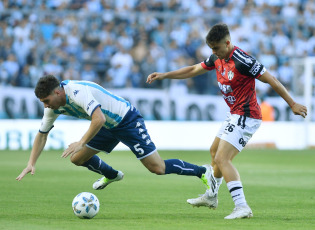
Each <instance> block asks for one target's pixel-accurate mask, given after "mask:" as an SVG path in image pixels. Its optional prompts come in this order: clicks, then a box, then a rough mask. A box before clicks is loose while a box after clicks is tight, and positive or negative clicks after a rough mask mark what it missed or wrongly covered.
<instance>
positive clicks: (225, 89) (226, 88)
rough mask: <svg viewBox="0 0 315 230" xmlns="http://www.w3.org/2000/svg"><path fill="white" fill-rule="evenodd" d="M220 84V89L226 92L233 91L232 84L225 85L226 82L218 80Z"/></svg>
mask: <svg viewBox="0 0 315 230" xmlns="http://www.w3.org/2000/svg"><path fill="white" fill-rule="evenodd" d="M218 85H219V88H220V90H221V91H222V92H223V93H224V94H227V93H231V92H233V90H232V87H231V86H230V85H224V84H221V83H220V82H218Z"/></svg>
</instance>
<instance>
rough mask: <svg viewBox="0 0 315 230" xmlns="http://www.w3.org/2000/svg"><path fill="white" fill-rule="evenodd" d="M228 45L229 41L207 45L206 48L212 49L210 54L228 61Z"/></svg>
mask: <svg viewBox="0 0 315 230" xmlns="http://www.w3.org/2000/svg"><path fill="white" fill-rule="evenodd" d="M229 44H230V42H229V41H226V40H223V41H220V42H215V43H208V46H209V47H210V49H212V53H213V54H215V55H216V56H217V57H218V58H219V59H228V57H229V55H230V52H229Z"/></svg>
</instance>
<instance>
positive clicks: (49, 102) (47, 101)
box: [40, 92, 62, 109]
mask: <svg viewBox="0 0 315 230" xmlns="http://www.w3.org/2000/svg"><path fill="white" fill-rule="evenodd" d="M40 101H41V102H43V103H44V107H45V108H50V109H58V108H59V107H60V106H61V105H62V103H61V98H60V97H59V95H58V93H56V92H53V93H51V94H50V95H48V96H47V97H45V98H42V99H40Z"/></svg>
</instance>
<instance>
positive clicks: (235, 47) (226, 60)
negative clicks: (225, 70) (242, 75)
mask: <svg viewBox="0 0 315 230" xmlns="http://www.w3.org/2000/svg"><path fill="white" fill-rule="evenodd" d="M236 49H238V47H237V46H234V48H233V50H232V52H231V53H230V55H229V57H228V59H224V61H225V62H228V61H229V60H230V59H231V57H232V55H233V53H234V51H235V50H236Z"/></svg>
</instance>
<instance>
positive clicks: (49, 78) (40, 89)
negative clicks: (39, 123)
mask: <svg viewBox="0 0 315 230" xmlns="http://www.w3.org/2000/svg"><path fill="white" fill-rule="evenodd" d="M59 86H60V82H59V80H58V79H57V78H56V77H55V76H54V75H46V76H44V77H41V78H40V79H39V80H38V82H37V84H36V87H35V91H34V92H35V95H36V97H37V98H39V99H42V98H45V97H48V96H49V95H50V94H51V93H52V91H53V90H54V89H55V88H57V87H59Z"/></svg>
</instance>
